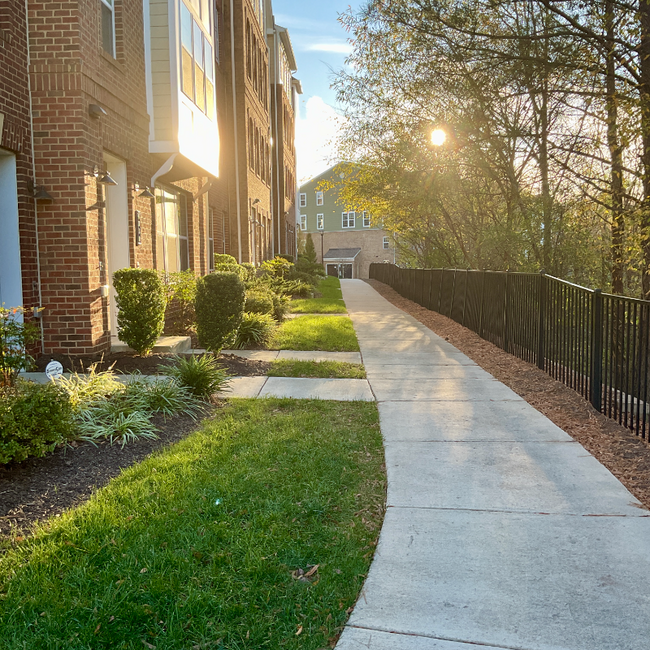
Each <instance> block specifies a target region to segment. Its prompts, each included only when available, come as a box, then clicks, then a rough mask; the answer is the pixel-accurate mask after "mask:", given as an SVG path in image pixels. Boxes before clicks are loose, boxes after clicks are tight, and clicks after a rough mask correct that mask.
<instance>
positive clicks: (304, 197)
mask: <svg viewBox="0 0 650 650" xmlns="http://www.w3.org/2000/svg"><path fill="white" fill-rule="evenodd" d="M300 207H301V208H305V207H307V195H306V194H305V193H304V192H300Z"/></svg>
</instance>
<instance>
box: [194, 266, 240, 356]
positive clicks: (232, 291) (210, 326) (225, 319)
mask: <svg viewBox="0 0 650 650" xmlns="http://www.w3.org/2000/svg"><path fill="white" fill-rule="evenodd" d="M244 296H245V289H244V283H243V282H242V281H241V278H240V277H239V275H238V274H237V273H211V274H210V275H206V276H204V277H202V278H199V280H197V283H196V303H195V309H196V331H197V334H198V336H199V342H200V343H201V345H202V346H204V347H205V348H207V349H208V350H210V351H211V352H219V351H220V350H221V349H222V348H223V347H225V346H226V345H229V344H231V343H232V342H234V340H235V336H236V334H237V329H238V328H239V325H240V323H241V319H242V314H243V313H244Z"/></svg>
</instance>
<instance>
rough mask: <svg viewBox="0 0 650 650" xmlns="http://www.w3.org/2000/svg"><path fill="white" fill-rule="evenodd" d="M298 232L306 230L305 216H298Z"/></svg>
mask: <svg viewBox="0 0 650 650" xmlns="http://www.w3.org/2000/svg"><path fill="white" fill-rule="evenodd" d="M300 230H307V215H306V214H301V215H300Z"/></svg>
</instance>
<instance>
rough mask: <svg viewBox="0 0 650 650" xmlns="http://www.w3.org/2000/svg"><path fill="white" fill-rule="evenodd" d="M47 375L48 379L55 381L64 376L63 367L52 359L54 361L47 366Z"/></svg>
mask: <svg viewBox="0 0 650 650" xmlns="http://www.w3.org/2000/svg"><path fill="white" fill-rule="evenodd" d="M45 374H46V375H47V378H48V379H51V380H54V379H56V378H57V377H60V376H61V375H62V374H63V366H62V365H61V364H60V363H59V362H58V361H54V359H52V361H50V363H48V364H47V366H45Z"/></svg>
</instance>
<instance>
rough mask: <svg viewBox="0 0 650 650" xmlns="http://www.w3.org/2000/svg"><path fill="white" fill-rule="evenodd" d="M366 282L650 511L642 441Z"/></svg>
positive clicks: (445, 322)
mask: <svg viewBox="0 0 650 650" xmlns="http://www.w3.org/2000/svg"><path fill="white" fill-rule="evenodd" d="M367 282H368V284H370V286H372V287H373V289H375V290H376V291H377V292H378V293H379V294H380V295H381V296H383V297H384V298H386V300H388V302H390V303H392V304H393V305H395V306H396V307H398V308H399V309H401V310H403V311H405V312H406V313H407V314H410V315H411V316H413V318H415V319H416V320H418V321H420V323H422V324H423V325H425V326H426V327H428V328H429V329H430V330H432V331H433V332H435V333H436V334H438V336H441V337H442V338H444V339H445V340H446V341H449V342H450V343H451V344H452V345H453V346H454V347H456V348H458V349H459V350H460V351H461V352H463V354H466V355H467V356H468V357H469V358H470V359H472V360H473V361H475V362H476V363H477V364H478V365H479V366H481V368H483V369H484V370H487V371H488V372H489V373H490V374H491V375H493V376H494V377H496V378H497V379H498V380H499V381H501V382H503V383H504V384H505V385H506V386H508V387H509V388H511V389H512V390H513V391H515V393H517V394H518V395H520V396H521V397H523V398H524V399H525V400H526V401H527V402H528V403H529V404H530V405H531V406H534V407H535V408H536V409H537V410H538V411H539V412H540V413H543V414H544V415H545V416H546V417H547V418H548V419H549V420H551V421H552V422H553V423H555V424H556V425H557V426H558V427H560V428H561V429H563V430H564V431H566V432H567V433H568V434H569V435H570V436H571V437H572V438H573V439H574V440H576V441H577V442H579V443H580V444H581V445H582V446H583V447H584V448H585V449H587V450H588V451H589V452H590V453H591V454H593V456H594V457H595V458H596V459H597V460H598V461H600V462H601V463H602V464H603V465H604V466H605V467H607V469H608V470H609V471H610V472H611V473H612V474H614V476H616V478H617V479H618V480H619V481H621V483H623V485H624V486H625V487H626V488H627V489H628V490H629V491H630V492H631V493H632V494H633V495H634V496H635V497H636V498H637V499H638V500H639V501H641V503H642V504H643V505H644V506H645V507H646V508H648V509H650V446H648V444H646V443H645V442H644V441H643V440H642V439H640V438H638V437H636V436H635V435H634V434H633V433H631V432H630V431H629V430H628V429H626V428H625V427H622V426H620V425H619V424H618V423H616V422H614V421H613V420H610V419H609V418H607V417H605V416H604V415H602V414H601V413H599V412H597V411H596V410H595V409H594V408H593V407H592V406H591V404H589V403H588V402H586V401H585V400H584V399H583V398H582V397H581V396H580V395H579V394H578V393H576V392H575V391H573V390H572V389H570V388H569V387H568V386H565V385H564V384H561V383H560V382H558V381H556V380H555V379H553V378H552V377H551V376H550V375H547V374H546V373H545V372H544V371H543V370H540V369H539V368H538V367H537V366H534V365H532V364H530V363H527V362H526V361H522V360H521V359H518V358H517V357H514V356H512V355H511V354H508V353H507V352H504V351H503V350H501V349H500V348H498V347H496V346H495V345H493V344H492V343H489V342H488V341H486V340H484V339H482V338H481V337H480V336H479V335H478V334H475V333H474V332H472V331H471V330H468V329H467V328H465V327H463V326H462V325H459V324H458V323H456V322H455V321H453V320H451V319H450V318H447V317H446V316H442V315H441V314H438V313H436V312H433V311H430V310H428V309H425V308H424V307H421V306H420V305H418V304H417V303H415V302H412V301H411V300H407V299H406V298H403V297H402V296H400V295H399V294H398V293H397V292H396V291H394V290H393V289H391V288H390V287H389V286H388V285H386V284H383V283H382V282H379V281H377V280H367Z"/></svg>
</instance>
